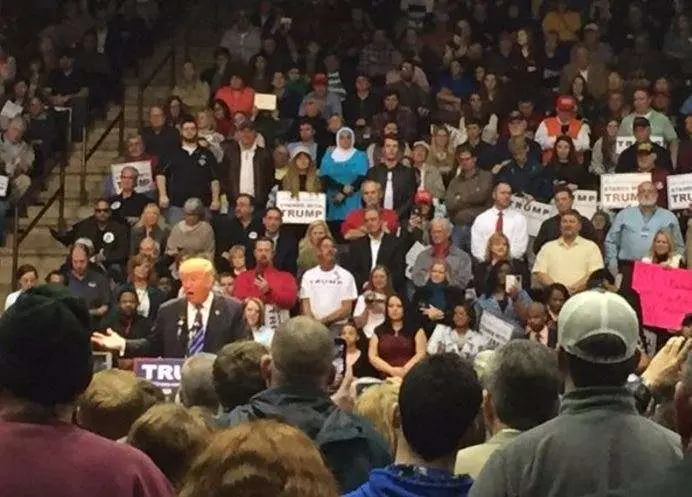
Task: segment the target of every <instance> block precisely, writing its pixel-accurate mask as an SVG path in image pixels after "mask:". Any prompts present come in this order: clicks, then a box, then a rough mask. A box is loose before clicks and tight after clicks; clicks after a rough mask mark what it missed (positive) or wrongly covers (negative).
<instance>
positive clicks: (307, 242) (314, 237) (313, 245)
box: [298, 220, 334, 276]
mask: <svg viewBox="0 0 692 497" xmlns="http://www.w3.org/2000/svg"><path fill="white" fill-rule="evenodd" d="M324 238H329V239H330V240H334V237H333V236H332V232H331V231H330V230H329V226H328V225H327V223H326V222H324V221H321V220H317V221H313V222H311V223H310V225H309V226H308V229H307V231H306V232H305V236H304V237H303V238H302V239H301V240H300V242H299V243H298V272H299V273H300V275H301V276H302V275H303V274H304V273H305V272H306V271H307V270H309V269H312V268H314V267H315V266H317V265H319V259H318V253H319V245H320V242H321V241H322V240H323V239H324Z"/></svg>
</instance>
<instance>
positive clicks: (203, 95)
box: [171, 60, 211, 112]
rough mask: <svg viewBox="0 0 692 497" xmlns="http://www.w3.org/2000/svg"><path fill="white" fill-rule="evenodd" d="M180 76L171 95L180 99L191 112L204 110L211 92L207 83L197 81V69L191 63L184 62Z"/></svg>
mask: <svg viewBox="0 0 692 497" xmlns="http://www.w3.org/2000/svg"><path fill="white" fill-rule="evenodd" d="M182 76H183V77H182V79H181V81H180V83H178V84H177V85H176V86H175V88H173V91H171V95H174V96H176V97H180V99H181V100H182V101H183V102H184V103H185V105H186V106H187V108H188V109H189V110H190V111H192V112H197V111H200V110H203V109H205V108H206V107H207V105H208V104H209V98H210V96H211V90H210V89H209V85H208V84H207V83H205V82H204V81H202V80H201V79H199V75H198V74H197V69H196V68H195V65H194V64H193V63H192V61H190V60H187V61H185V63H184V64H183V75H182Z"/></svg>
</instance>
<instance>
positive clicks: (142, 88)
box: [137, 37, 178, 128]
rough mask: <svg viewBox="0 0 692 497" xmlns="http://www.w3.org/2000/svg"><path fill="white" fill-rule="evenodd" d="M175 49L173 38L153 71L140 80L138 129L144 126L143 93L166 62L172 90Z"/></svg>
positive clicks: (174, 80)
mask: <svg viewBox="0 0 692 497" xmlns="http://www.w3.org/2000/svg"><path fill="white" fill-rule="evenodd" d="M177 51H178V50H177V48H176V45H175V37H174V38H173V39H172V40H171V46H170V47H169V48H168V51H167V52H166V55H164V57H163V59H161V61H160V62H159V63H158V64H157V65H156V67H155V68H154V70H153V71H151V73H150V74H149V76H147V77H146V78H144V79H142V80H140V82H139V86H138V89H137V124H138V125H139V127H140V128H142V127H143V126H144V92H145V91H146V90H147V89H148V88H149V86H150V85H151V83H152V82H153V81H154V79H155V78H156V77H157V76H158V75H159V73H160V72H161V69H163V68H164V67H165V65H166V63H167V62H168V61H170V62H171V79H170V87H171V88H173V87H174V86H175V82H176V70H175V69H176V68H175V59H176V52H177Z"/></svg>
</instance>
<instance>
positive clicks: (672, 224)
mask: <svg viewBox="0 0 692 497" xmlns="http://www.w3.org/2000/svg"><path fill="white" fill-rule="evenodd" d="M637 199H638V201H639V205H638V206H635V207H628V208H626V209H623V210H621V211H620V212H618V214H617V216H615V220H614V221H613V225H612V226H611V228H610V231H608V235H607V236H606V240H605V248H606V258H605V259H606V267H607V268H608V269H610V270H611V272H613V274H615V271H616V270H618V271H619V272H620V273H622V284H621V285H620V286H621V288H630V286H631V281H632V270H633V268H634V262H635V261H638V260H640V259H642V258H643V257H645V256H646V255H647V254H648V252H649V247H651V244H652V243H653V240H654V236H655V235H656V233H657V232H658V230H661V229H667V230H669V231H670V232H671V233H672V234H673V240H675V246H676V247H680V249H678V250H681V248H682V247H683V241H682V233H681V232H680V224H679V223H678V220H677V218H676V217H675V214H673V213H672V212H670V211H669V210H666V209H662V208H661V207H657V206H656V202H657V201H658V191H657V190H656V187H655V186H654V185H653V183H651V182H649V181H647V182H644V183H642V184H641V185H639V186H638V187H637Z"/></svg>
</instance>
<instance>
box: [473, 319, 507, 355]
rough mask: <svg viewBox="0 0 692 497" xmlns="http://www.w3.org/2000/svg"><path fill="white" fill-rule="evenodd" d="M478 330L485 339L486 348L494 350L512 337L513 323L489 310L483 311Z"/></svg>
mask: <svg viewBox="0 0 692 497" xmlns="http://www.w3.org/2000/svg"><path fill="white" fill-rule="evenodd" d="M478 332H479V333H480V334H481V335H483V337H484V338H485V339H486V340H487V343H488V345H489V347H488V348H489V349H491V350H495V349H496V348H498V347H500V346H501V345H504V344H506V343H507V342H509V341H510V340H511V339H512V334H513V332H514V325H513V324H512V323H508V322H507V321H505V320H504V319H502V318H499V317H497V316H496V315H494V314H492V313H491V312H489V311H483V314H481V320H480V322H479V323H478Z"/></svg>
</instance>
